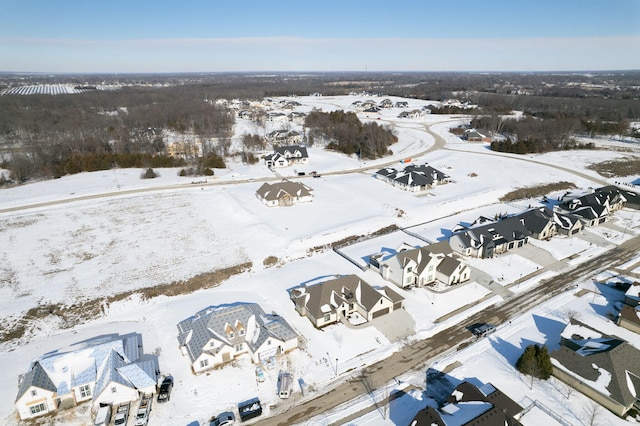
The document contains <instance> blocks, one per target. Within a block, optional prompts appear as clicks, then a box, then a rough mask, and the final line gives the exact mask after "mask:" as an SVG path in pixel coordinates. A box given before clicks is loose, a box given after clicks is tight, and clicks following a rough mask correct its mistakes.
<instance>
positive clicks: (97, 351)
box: [15, 334, 159, 420]
mask: <svg viewBox="0 0 640 426" xmlns="http://www.w3.org/2000/svg"><path fill="white" fill-rule="evenodd" d="M158 374H159V367H158V361H157V358H156V357H155V356H150V355H146V356H143V353H142V336H141V335H139V334H130V335H126V336H121V337H118V338H113V337H111V336H109V338H107V339H94V340H92V341H89V342H87V343H85V344H84V345H83V346H82V347H81V348H78V349H75V350H73V351H70V352H57V351H56V352H52V353H50V354H47V355H44V356H42V357H41V358H39V359H36V360H34V361H32V362H31V364H30V365H29V370H28V371H27V372H26V373H24V374H22V375H20V378H19V380H18V383H19V386H18V395H17V397H16V401H15V406H16V408H17V410H18V414H19V416H20V418H21V419H23V420H26V419H31V418H34V417H37V416H41V415H44V414H48V413H54V412H56V411H58V410H59V409H64V408H69V407H73V406H75V405H77V404H79V403H82V402H87V401H92V402H93V404H94V405H95V406H99V405H117V404H121V403H127V402H132V401H135V400H137V399H138V398H139V396H140V394H151V393H154V392H155V391H156V384H157V379H158Z"/></svg>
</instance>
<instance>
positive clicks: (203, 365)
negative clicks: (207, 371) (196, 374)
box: [200, 359, 209, 368]
mask: <svg viewBox="0 0 640 426" xmlns="http://www.w3.org/2000/svg"><path fill="white" fill-rule="evenodd" d="M208 365H209V360H208V359H202V360H200V368H205V367H207V366H208Z"/></svg>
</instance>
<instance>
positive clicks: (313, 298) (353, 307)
mask: <svg viewBox="0 0 640 426" xmlns="http://www.w3.org/2000/svg"><path fill="white" fill-rule="evenodd" d="M289 296H290V298H291V300H292V301H293V303H294V305H295V308H296V311H298V313H299V314H300V315H302V316H306V317H307V318H308V319H309V321H311V323H312V324H313V325H314V326H315V327H317V328H321V327H324V326H327V325H329V324H333V323H336V322H338V321H345V320H347V319H348V318H349V317H350V316H351V315H352V314H355V313H357V314H358V315H360V316H361V317H362V318H363V319H365V320H366V321H370V320H372V319H374V318H377V317H379V316H381V315H385V314H388V313H390V312H393V311H395V310H397V309H401V308H402V301H403V300H404V298H403V297H402V296H400V295H399V294H398V293H396V292H394V291H393V290H391V289H390V288H388V287H382V288H380V289H377V288H374V287H372V286H371V285H369V284H368V283H367V282H366V281H364V280H363V279H361V278H360V277H358V276H357V275H345V276H341V277H338V278H335V279H331V280H328V281H324V282H321V283H318V284H313V285H301V286H298V287H294V288H293V289H291V290H290V292H289Z"/></svg>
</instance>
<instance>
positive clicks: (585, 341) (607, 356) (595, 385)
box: [550, 320, 640, 417]
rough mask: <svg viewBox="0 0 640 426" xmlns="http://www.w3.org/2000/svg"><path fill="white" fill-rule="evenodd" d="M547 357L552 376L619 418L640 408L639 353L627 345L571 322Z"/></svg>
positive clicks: (619, 340)
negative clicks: (558, 346) (551, 366)
mask: <svg viewBox="0 0 640 426" xmlns="http://www.w3.org/2000/svg"><path fill="white" fill-rule="evenodd" d="M550 356H551V363H552V364H553V375H554V376H555V377H557V378H558V379H559V380H562V381H563V382H565V383H566V384H568V385H569V386H571V387H573V388H574V389H576V390H578V391H580V392H581V393H583V394H585V395H586V396H588V397H589V398H591V399H593V400H594V401H596V402H598V403H599V404H600V405H602V406H604V407H605V408H607V409H608V410H610V411H612V412H613V413H615V414H617V415H618V416H621V417H622V416H625V415H626V414H627V412H628V411H629V410H631V409H632V408H634V407H635V408H640V393H639V392H638V390H640V351H639V350H638V349H636V348H635V347H633V346H631V345H630V344H629V343H628V342H626V341H624V340H622V339H620V338H618V337H615V336H608V335H606V334H604V333H601V332H599V331H597V330H595V329H593V328H591V327H589V326H587V325H586V324H583V323H581V322H579V321H575V320H573V321H571V322H570V323H569V324H568V325H567V326H566V327H565V329H564V331H563V332H562V333H561V341H560V348H559V349H556V350H555V351H553V352H551V354H550Z"/></svg>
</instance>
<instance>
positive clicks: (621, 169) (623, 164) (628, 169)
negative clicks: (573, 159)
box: [587, 157, 640, 178]
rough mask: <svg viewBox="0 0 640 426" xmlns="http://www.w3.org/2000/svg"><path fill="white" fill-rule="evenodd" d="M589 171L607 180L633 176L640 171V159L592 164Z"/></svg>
mask: <svg viewBox="0 0 640 426" xmlns="http://www.w3.org/2000/svg"><path fill="white" fill-rule="evenodd" d="M587 168H588V169H589V170H593V171H596V172H598V173H600V175H601V176H604V177H606V178H612V177H618V176H620V177H622V176H631V175H635V174H637V173H638V170H640V157H626V158H618V159H616V160H608V161H603V162H601V163H595V164H590V165H589V166H587Z"/></svg>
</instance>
